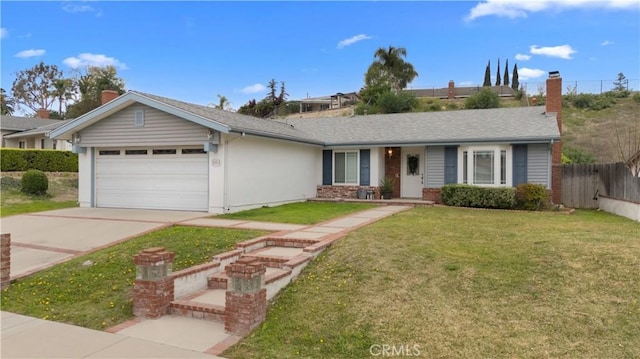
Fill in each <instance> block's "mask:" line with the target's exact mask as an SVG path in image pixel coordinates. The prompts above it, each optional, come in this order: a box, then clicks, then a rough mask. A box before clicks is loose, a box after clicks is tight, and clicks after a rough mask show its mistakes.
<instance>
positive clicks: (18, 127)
mask: <svg viewBox="0 0 640 359" xmlns="http://www.w3.org/2000/svg"><path fill="white" fill-rule="evenodd" d="M59 122H62V121H60V120H45V119H42V118H37V117H16V116H4V115H3V116H0V128H2V129H3V130H11V131H25V130H31V129H34V128H37V127H40V126H45V125H49V124H53V123H59Z"/></svg>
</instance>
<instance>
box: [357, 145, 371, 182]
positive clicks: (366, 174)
mask: <svg viewBox="0 0 640 359" xmlns="http://www.w3.org/2000/svg"><path fill="white" fill-rule="evenodd" d="M370 163H371V150H360V185H361V186H369V185H371V169H370Z"/></svg>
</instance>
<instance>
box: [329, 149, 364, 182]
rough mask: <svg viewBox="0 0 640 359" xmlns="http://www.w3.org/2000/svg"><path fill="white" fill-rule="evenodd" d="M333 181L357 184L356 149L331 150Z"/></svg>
mask: <svg viewBox="0 0 640 359" xmlns="http://www.w3.org/2000/svg"><path fill="white" fill-rule="evenodd" d="M333 183H335V184H358V151H334V152H333Z"/></svg>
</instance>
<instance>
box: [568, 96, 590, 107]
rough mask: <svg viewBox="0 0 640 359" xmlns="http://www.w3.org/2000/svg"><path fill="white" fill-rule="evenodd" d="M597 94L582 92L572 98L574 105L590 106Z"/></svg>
mask: <svg viewBox="0 0 640 359" xmlns="http://www.w3.org/2000/svg"><path fill="white" fill-rule="evenodd" d="M594 96H595V95H592V94H589V93H581V94H579V95H576V96H574V97H573V98H572V102H573V106H575V107H577V108H589V107H590V106H591V102H592V101H593V98H594Z"/></svg>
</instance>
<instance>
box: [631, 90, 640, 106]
mask: <svg viewBox="0 0 640 359" xmlns="http://www.w3.org/2000/svg"><path fill="white" fill-rule="evenodd" d="M632 98H633V101H635V102H637V103H640V92H636V93H634V94H633V97H632Z"/></svg>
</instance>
